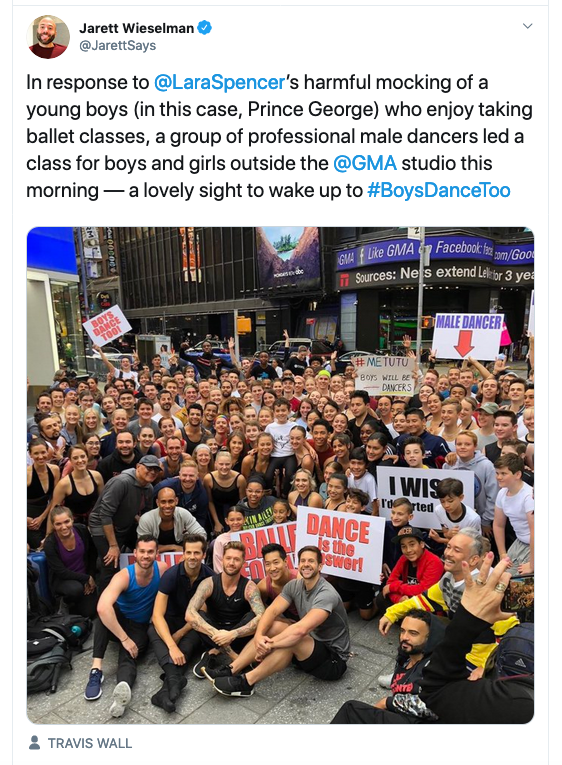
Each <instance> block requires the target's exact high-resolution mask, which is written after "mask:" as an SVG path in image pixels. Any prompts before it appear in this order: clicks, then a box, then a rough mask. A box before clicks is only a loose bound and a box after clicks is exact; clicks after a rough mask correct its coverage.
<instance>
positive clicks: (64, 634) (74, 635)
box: [27, 614, 92, 652]
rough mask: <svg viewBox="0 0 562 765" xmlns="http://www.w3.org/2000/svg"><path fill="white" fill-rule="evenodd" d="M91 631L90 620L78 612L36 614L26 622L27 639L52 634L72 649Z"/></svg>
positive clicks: (78, 646)
mask: <svg viewBox="0 0 562 765" xmlns="http://www.w3.org/2000/svg"><path fill="white" fill-rule="evenodd" d="M91 631H92V620H91V619H88V618H86V617H85V616H80V615H78V614H49V615H47V616H36V617H35V618H34V619H31V620H30V621H28V623H27V639H28V641H29V640H35V639H36V638H43V637H45V636H46V635H52V636H53V637H55V638H56V639H57V640H59V641H60V642H63V641H64V642H65V643H66V645H67V646H68V648H70V649H71V650H72V651H77V652H79V651H82V647H83V645H84V643H85V642H86V640H87V639H88V638H89V636H90V633H91Z"/></svg>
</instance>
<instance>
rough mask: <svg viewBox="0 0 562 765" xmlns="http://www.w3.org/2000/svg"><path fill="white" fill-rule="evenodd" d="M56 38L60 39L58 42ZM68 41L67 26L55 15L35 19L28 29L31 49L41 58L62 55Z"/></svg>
mask: <svg viewBox="0 0 562 765" xmlns="http://www.w3.org/2000/svg"><path fill="white" fill-rule="evenodd" d="M57 23H58V28H57ZM55 39H58V42H55ZM68 42H69V34H68V28H67V26H66V24H65V23H64V22H63V21H61V20H60V19H58V18H57V17H55V16H42V17H40V18H38V19H35V21H34V22H33V24H32V25H31V26H30V28H29V30H28V46H29V50H30V51H31V52H32V53H33V54H34V55H35V56H38V57H39V58H57V56H61V55H62V54H63V53H64V52H65V51H66V49H67V47H68Z"/></svg>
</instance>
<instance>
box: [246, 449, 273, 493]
mask: <svg viewBox="0 0 562 765" xmlns="http://www.w3.org/2000/svg"><path fill="white" fill-rule="evenodd" d="M257 462H258V455H257V454H254V464H253V465H252V470H251V472H250V475H253V474H254V473H256V474H257V475H261V477H262V478H263V479H264V481H265V488H266V490H269V491H273V476H271V477H270V478H269V479H268V477H267V468H266V469H265V470H266V472H265V473H262V472H260V471H259V470H258V469H257V468H256V465H257ZM268 466H269V463H268Z"/></svg>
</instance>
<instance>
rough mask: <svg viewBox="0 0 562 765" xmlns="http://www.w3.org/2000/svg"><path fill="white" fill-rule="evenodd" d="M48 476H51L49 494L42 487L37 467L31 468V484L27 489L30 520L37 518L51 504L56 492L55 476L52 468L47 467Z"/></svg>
mask: <svg viewBox="0 0 562 765" xmlns="http://www.w3.org/2000/svg"><path fill="white" fill-rule="evenodd" d="M47 474H48V476H49V486H48V488H47V493H46V494H45V490H44V489H43V487H42V486H41V479H40V478H39V475H38V474H37V471H36V470H35V465H32V467H31V483H30V484H29V486H28V487H27V514H28V516H29V517H30V518H37V516H39V515H41V513H42V512H43V510H45V508H46V507H47V505H48V504H49V502H50V500H51V497H52V496H53V491H54V490H55V476H54V475H53V473H52V471H51V468H50V467H49V466H48V465H47Z"/></svg>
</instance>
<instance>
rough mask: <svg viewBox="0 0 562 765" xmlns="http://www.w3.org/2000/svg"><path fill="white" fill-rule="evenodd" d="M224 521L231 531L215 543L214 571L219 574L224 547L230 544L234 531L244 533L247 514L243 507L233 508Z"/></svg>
mask: <svg viewBox="0 0 562 765" xmlns="http://www.w3.org/2000/svg"><path fill="white" fill-rule="evenodd" d="M224 520H225V522H226V525H227V526H228V529H229V530H228V531H225V533H224V534H220V535H219V536H218V537H217V538H216V539H215V541H214V543H213V569H214V570H215V572H216V573H217V574H222V556H223V553H224V547H225V545H226V544H228V542H230V536H231V534H232V533H233V532H234V531H242V529H243V528H244V521H245V520H246V512H245V510H244V508H243V507H240V506H237V507H231V508H230V510H229V511H228V512H227V514H226V515H225V518H224Z"/></svg>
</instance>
